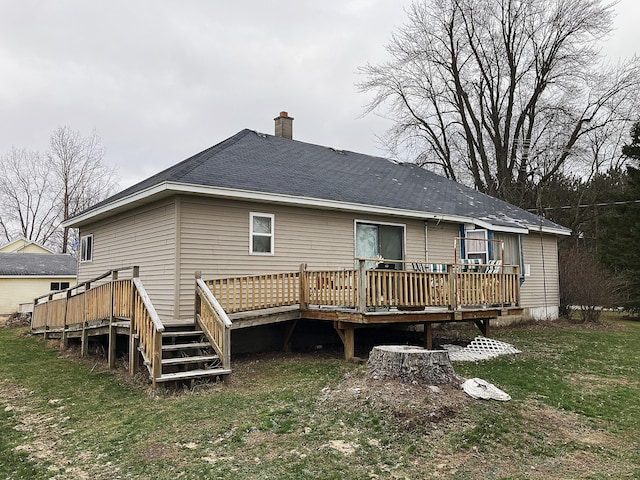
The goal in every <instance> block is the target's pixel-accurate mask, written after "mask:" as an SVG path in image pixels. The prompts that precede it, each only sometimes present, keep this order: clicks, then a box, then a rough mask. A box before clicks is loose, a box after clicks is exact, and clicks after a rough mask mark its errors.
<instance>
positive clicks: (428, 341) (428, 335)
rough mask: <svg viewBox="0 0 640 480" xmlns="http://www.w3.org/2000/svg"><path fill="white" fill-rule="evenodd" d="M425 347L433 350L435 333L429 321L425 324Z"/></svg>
mask: <svg viewBox="0 0 640 480" xmlns="http://www.w3.org/2000/svg"><path fill="white" fill-rule="evenodd" d="M424 348H426V349H427V350H433V333H432V332H431V323H429V322H428V323H425V324H424Z"/></svg>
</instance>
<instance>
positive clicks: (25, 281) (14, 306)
mask: <svg viewBox="0 0 640 480" xmlns="http://www.w3.org/2000/svg"><path fill="white" fill-rule="evenodd" d="M51 282H69V284H70V285H74V284H75V283H76V277H24V278H16V277H11V278H0V315H4V314H10V313H14V312H17V311H18V307H19V305H20V304H21V303H32V302H33V299H34V298H36V297H39V296H41V295H46V294H47V293H49V292H50V287H51Z"/></svg>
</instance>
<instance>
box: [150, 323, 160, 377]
mask: <svg viewBox="0 0 640 480" xmlns="http://www.w3.org/2000/svg"><path fill="white" fill-rule="evenodd" d="M152 362H153V365H152V366H151V370H152V371H153V375H152V377H153V379H152V382H153V388H156V379H157V378H160V376H161V375H162V332H158V331H157V330H155V329H154V331H153V357H152Z"/></svg>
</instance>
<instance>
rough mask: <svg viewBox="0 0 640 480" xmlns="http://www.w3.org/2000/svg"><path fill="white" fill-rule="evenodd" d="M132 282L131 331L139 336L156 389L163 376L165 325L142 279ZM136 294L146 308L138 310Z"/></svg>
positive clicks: (136, 278)
mask: <svg viewBox="0 0 640 480" xmlns="http://www.w3.org/2000/svg"><path fill="white" fill-rule="evenodd" d="M132 281H133V286H134V289H133V290H134V292H133V296H134V298H133V300H134V301H133V302H132V305H131V309H132V312H131V330H132V333H135V334H136V335H137V336H138V341H139V342H140V349H141V352H142V354H143V356H144V359H145V362H148V364H149V365H148V368H149V372H150V373H151V380H152V382H153V385H154V387H155V383H156V379H157V378H159V377H160V376H161V375H162V332H164V325H163V324H162V321H161V320H160V316H159V315H158V312H156V309H155V307H154V306H153V304H152V303H151V299H150V298H149V295H148V294H147V291H146V290H145V288H144V286H143V285H142V281H141V280H140V278H139V277H137V276H135V277H134V278H133V279H132ZM136 293H137V294H138V296H139V298H140V300H141V302H142V305H141V306H142V307H144V308H140V309H139V308H138V307H139V306H140V304H139V303H138V302H136ZM145 313H146V315H145ZM131 353H134V352H131Z"/></svg>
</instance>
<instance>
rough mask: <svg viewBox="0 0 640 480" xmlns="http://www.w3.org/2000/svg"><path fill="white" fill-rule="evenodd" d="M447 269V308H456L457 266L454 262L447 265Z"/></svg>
mask: <svg viewBox="0 0 640 480" xmlns="http://www.w3.org/2000/svg"><path fill="white" fill-rule="evenodd" d="M447 269H448V270H449V310H456V309H457V308H458V302H457V298H456V297H457V294H458V292H457V286H458V281H457V280H458V268H457V267H456V265H455V264H453V265H447Z"/></svg>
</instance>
